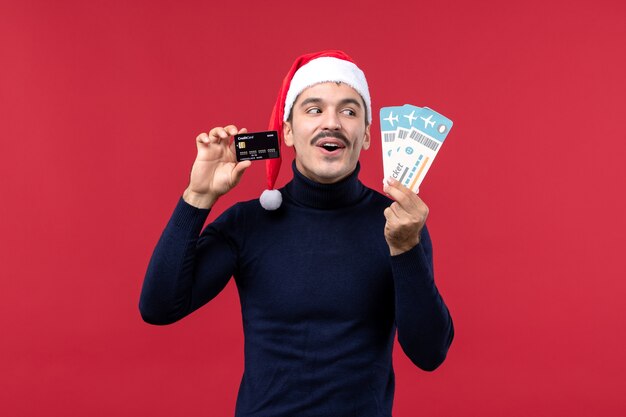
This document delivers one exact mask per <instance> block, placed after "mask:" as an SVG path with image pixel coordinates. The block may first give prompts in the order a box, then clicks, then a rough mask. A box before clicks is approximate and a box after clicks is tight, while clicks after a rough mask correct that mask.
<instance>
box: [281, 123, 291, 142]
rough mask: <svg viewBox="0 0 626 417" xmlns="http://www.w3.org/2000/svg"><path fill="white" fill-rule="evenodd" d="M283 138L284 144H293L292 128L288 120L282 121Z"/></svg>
mask: <svg viewBox="0 0 626 417" xmlns="http://www.w3.org/2000/svg"><path fill="white" fill-rule="evenodd" d="M283 138H284V139H285V145H287V146H293V130H292V128H291V123H290V122H288V121H287V122H284V123H283Z"/></svg>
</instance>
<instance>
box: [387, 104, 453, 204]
mask: <svg viewBox="0 0 626 417" xmlns="http://www.w3.org/2000/svg"><path fill="white" fill-rule="evenodd" d="M380 119H381V120H380V126H381V138H382V141H383V143H382V150H383V171H384V175H385V178H389V177H392V178H395V179H397V180H398V181H400V183H402V184H403V185H404V186H406V187H407V188H409V189H411V190H412V191H413V192H415V193H418V192H419V186H420V184H421V183H422V181H423V180H424V178H425V177H426V173H427V172H428V170H429V169H430V166H431V165H432V163H433V161H434V159H435V157H436V156H437V153H438V152H439V149H441V146H442V145H443V142H444V140H445V138H446V137H447V136H448V132H450V129H452V121H451V120H450V119H448V118H447V117H445V116H443V115H441V114H439V113H437V112H436V111H434V110H432V109H430V108H428V107H423V108H422V107H417V106H413V105H410V104H405V105H404V106H391V107H383V108H381V109H380Z"/></svg>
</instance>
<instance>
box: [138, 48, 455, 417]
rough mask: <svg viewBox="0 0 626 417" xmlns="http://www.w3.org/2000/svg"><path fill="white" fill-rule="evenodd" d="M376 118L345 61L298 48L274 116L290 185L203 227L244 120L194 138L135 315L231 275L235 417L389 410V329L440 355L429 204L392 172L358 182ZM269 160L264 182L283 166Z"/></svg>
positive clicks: (362, 83) (177, 303)
mask: <svg viewBox="0 0 626 417" xmlns="http://www.w3.org/2000/svg"><path fill="white" fill-rule="evenodd" d="M371 114H372V109H371V101H370V96H369V90H368V86H367V82H366V80H365V76H364V74H363V72H362V71H361V70H360V69H359V68H358V67H357V66H356V65H355V64H354V63H353V62H352V60H351V59H350V57H348V56H347V55H345V54H344V53H343V52H340V51H325V52H319V53H315V54H309V55H305V56H303V57H300V58H299V59H298V60H296V62H295V63H294V66H293V67H292V69H291V71H290V72H289V74H288V75H287V77H286V78H285V81H284V82H283V87H282V89H281V92H280V94H279V96H278V99H277V103H276V107H275V108H274V112H273V115H272V120H271V122H270V127H273V128H274V129H278V130H279V131H280V132H281V133H282V136H283V137H284V141H285V143H286V144H287V145H288V146H293V147H294V148H295V151H296V158H295V161H294V163H293V166H292V169H293V174H294V177H293V180H292V181H291V182H289V183H288V184H287V185H286V186H285V187H284V188H283V189H281V190H280V192H279V191H277V190H273V191H272V192H269V193H268V192H267V191H266V193H264V196H262V197H261V199H260V200H261V201H260V200H253V201H248V202H243V203H238V204H236V205H235V206H233V207H231V208H230V209H228V210H227V211H226V212H225V213H223V214H222V215H221V216H220V217H219V218H218V219H216V220H215V221H214V222H213V223H211V224H210V225H209V226H207V227H206V229H204V231H202V233H200V232H201V228H202V226H203V224H204V221H205V219H206V217H207V215H208V212H209V210H210V208H211V207H212V206H213V204H214V203H215V201H216V200H217V199H218V198H219V197H220V196H221V195H223V194H225V193H226V192H228V191H230V190H231V189H232V188H233V187H235V186H236V185H237V183H238V182H239V180H240V178H241V176H242V174H243V173H244V171H245V169H246V168H247V167H248V166H249V165H250V162H249V161H246V162H239V163H237V162H236V159H235V155H234V147H233V145H232V144H230V137H231V136H232V135H234V134H236V133H242V132H245V130H244V129H237V127H235V126H233V125H231V126H226V127H223V128H222V127H217V128H214V129H212V130H211V131H210V132H209V133H208V134H206V133H202V134H200V135H199V136H198V137H197V139H196V145H197V148H198V155H197V158H196V161H195V163H194V165H193V168H192V172H191V179H190V184H189V186H188V187H187V189H186V190H185V192H184V194H183V197H182V199H181V200H180V201H179V203H178V206H177V207H176V209H175V211H174V214H173V215H172V218H171V220H170V222H169V223H168V225H167V226H166V228H165V231H164V232H163V235H162V236H161V239H160V240H159V243H158V244H157V246H156V248H155V250H154V254H153V256H152V259H151V261H150V265H149V266H148V271H147V273H146V278H145V281H144V286H143V290H142V294H141V300H140V311H141V314H142V316H143V318H144V320H145V321H147V322H149V323H154V324H168V323H172V322H174V321H176V320H179V319H180V318H182V317H184V316H186V315H187V314H189V313H191V312H192V311H194V310H195V309H197V308H199V307H201V306H202V305H204V304H205V303H206V302H208V301H209V300H211V299H212V298H213V297H215V296H216V295H217V294H218V293H219V292H220V291H221V290H222V289H223V288H224V286H225V285H226V283H227V282H228V280H229V279H230V278H231V276H234V279H235V282H236V284H237V288H238V290H239V295H240V301H241V305H242V315H243V326H244V336H245V371H244V375H243V378H242V381H241V386H240V388H239V395H238V399H237V408H236V415H237V416H241V417H244V416H245V417H257V416H258V417H261V416H263V417H279V416H333V417H342V416H359V417H369V416H371V417H389V416H391V410H392V403H393V395H394V373H393V366H392V348H393V341H394V337H395V333H396V329H397V331H398V339H399V342H400V345H401V347H402V349H403V351H404V352H405V353H406V355H407V356H408V357H409V358H410V359H411V360H412V361H413V362H414V363H415V364H416V365H417V366H418V367H420V368H421V369H424V370H428V371H431V370H434V369H435V368H437V367H438V366H439V365H440V364H441V363H442V362H443V360H444V359H445V356H446V353H447V351H448V348H449V346H450V343H451V342H452V338H453V334H454V331H453V326H452V320H451V318H450V315H449V313H448V309H447V308H446V306H445V304H444V302H443V300H442V298H441V297H440V295H439V293H438V291H437V288H436V286H435V283H434V280H433V272H432V271H433V268H432V246H431V241H430V237H429V235H428V231H427V229H426V227H425V221H426V217H427V215H428V208H427V207H426V205H425V204H424V202H423V201H422V200H421V199H420V198H419V197H418V196H417V195H415V194H413V193H412V192H411V191H409V190H408V189H407V188H405V187H403V186H402V185H400V184H399V183H398V182H396V181H393V180H390V181H389V183H388V185H386V186H385V193H387V194H388V195H389V196H390V197H391V199H389V198H388V197H385V196H383V195H381V194H379V193H377V192H375V191H374V190H372V189H369V188H367V187H365V186H364V185H363V184H362V183H361V182H360V181H359V180H358V172H359V169H360V166H359V162H358V158H359V154H360V152H361V150H362V149H368V148H369V146H370V124H371V121H372V116H371ZM268 165H269V185H270V188H272V187H273V182H274V181H275V179H276V175H277V170H276V167H277V165H278V162H277V161H275V160H273V162H271V163H270V164H268ZM279 193H280V194H279ZM268 194H269V195H270V196H273V197H270V198H269V199H268V198H267V195H268ZM273 198H274V199H273ZM276 198H277V199H276ZM268 200H269V201H268Z"/></svg>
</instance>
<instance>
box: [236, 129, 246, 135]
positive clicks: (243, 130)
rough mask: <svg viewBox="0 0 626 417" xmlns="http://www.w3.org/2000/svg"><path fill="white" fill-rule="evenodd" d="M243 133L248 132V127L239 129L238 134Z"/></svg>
mask: <svg viewBox="0 0 626 417" xmlns="http://www.w3.org/2000/svg"><path fill="white" fill-rule="evenodd" d="M242 133H248V129H246V128H245V127H242V128H241V129H239V132H237V134H238V135H241V134H242Z"/></svg>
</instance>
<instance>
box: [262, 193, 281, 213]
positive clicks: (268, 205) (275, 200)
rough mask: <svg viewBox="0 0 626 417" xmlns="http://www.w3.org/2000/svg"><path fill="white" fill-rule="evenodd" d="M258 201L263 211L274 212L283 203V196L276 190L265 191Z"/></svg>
mask: <svg viewBox="0 0 626 417" xmlns="http://www.w3.org/2000/svg"><path fill="white" fill-rule="evenodd" d="M259 201H260V202H261V207H263V208H264V209H265V210H276V209H277V208H278V207H280V205H281V204H282V202H283V195H282V194H281V193H280V191H278V190H265V191H263V193H262V194H261V198H259Z"/></svg>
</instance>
